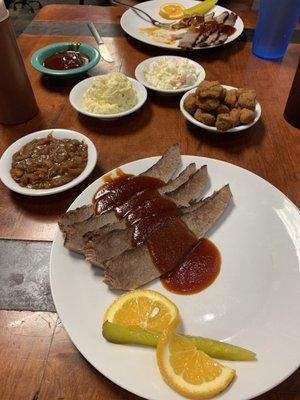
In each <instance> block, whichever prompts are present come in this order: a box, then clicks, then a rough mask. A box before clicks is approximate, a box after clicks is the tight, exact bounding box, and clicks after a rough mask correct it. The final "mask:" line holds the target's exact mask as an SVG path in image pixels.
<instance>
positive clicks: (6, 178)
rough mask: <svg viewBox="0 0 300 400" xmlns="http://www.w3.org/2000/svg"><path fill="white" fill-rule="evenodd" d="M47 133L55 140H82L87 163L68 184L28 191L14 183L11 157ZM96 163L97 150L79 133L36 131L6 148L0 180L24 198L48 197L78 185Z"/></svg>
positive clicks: (56, 130) (0, 167)
mask: <svg viewBox="0 0 300 400" xmlns="http://www.w3.org/2000/svg"><path fill="white" fill-rule="evenodd" d="M49 133H52V134H53V136H54V137H55V138H57V139H77V140H80V141H82V140H83V141H84V142H85V143H86V144H87V146H88V161H87V165H86V167H85V169H84V170H83V171H82V173H81V174H80V175H78V176H77V177H76V178H75V179H73V180H72V181H70V182H68V183H67V184H65V185H62V186H58V187H54V188H51V189H30V188H26V187H22V186H20V185H19V184H18V183H17V182H16V181H14V179H13V178H12V176H11V174H10V169H11V165H12V157H13V155H14V154H15V153H16V152H17V151H19V150H20V149H21V147H23V146H24V145H25V144H26V143H29V142H31V141H32V140H33V139H41V138H44V137H47V136H48V135H49ZM96 162H97V150H96V148H95V145H94V143H93V142H92V141H91V140H90V139H89V138H87V137H86V136H84V135H82V134H81V133H79V132H76V131H71V130H69V129H45V130H43V131H38V132H34V133H30V134H29V135H26V136H23V137H22V138H21V139H19V140H17V141H16V142H14V143H13V144H12V145H10V146H9V147H8V149H6V150H5V152H4V153H3V155H2V157H1V159H0V179H1V181H2V182H3V183H4V185H5V186H7V187H8V188H9V189H11V190H12V191H14V192H17V193H20V194H24V195H26V196H48V195H50V194H55V193H59V192H64V191H65V190H68V189H70V188H72V187H74V186H76V185H78V184H79V183H80V182H82V181H83V180H84V179H86V178H87V177H88V176H89V175H90V173H91V172H92V171H93V169H94V167H95V165H96Z"/></svg>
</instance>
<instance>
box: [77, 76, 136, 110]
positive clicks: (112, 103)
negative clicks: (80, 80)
mask: <svg viewBox="0 0 300 400" xmlns="http://www.w3.org/2000/svg"><path fill="white" fill-rule="evenodd" d="M136 104H137V94H136V91H135V90H134V88H133V85H132V82H131V81H130V80H129V79H128V78H127V77H126V76H125V75H124V74H121V73H120V72H111V73H109V74H106V75H101V76H97V77H96V78H94V79H93V83H92V85H91V86H90V87H89V88H88V90H87V91H86V92H85V93H84V95H83V107H84V109H85V110H86V111H89V112H92V113H96V114H118V113H120V112H123V111H127V110H129V109H131V108H132V107H134V106H135V105H136Z"/></svg>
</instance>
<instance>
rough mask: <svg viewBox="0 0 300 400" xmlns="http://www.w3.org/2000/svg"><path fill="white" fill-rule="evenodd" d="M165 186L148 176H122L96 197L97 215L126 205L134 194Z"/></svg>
mask: <svg viewBox="0 0 300 400" xmlns="http://www.w3.org/2000/svg"><path fill="white" fill-rule="evenodd" d="M163 184H164V183H163V182H162V181H160V180H159V179H155V178H150V177H148V176H142V175H139V176H130V175H127V174H120V175H119V176H117V177H116V178H115V179H112V180H110V181H108V182H106V183H105V184H104V185H103V186H101V187H100V189H99V190H98V191H97V192H96V194H95V195H94V203H95V210H96V213H97V214H103V213H105V212H107V211H112V210H116V209H117V207H119V206H121V205H122V204H124V203H126V202H127V201H128V200H129V199H130V198H131V197H132V196H133V195H134V194H136V193H139V192H142V191H143V190H146V189H148V188H158V187H160V186H162V185H163ZM120 218H121V216H120Z"/></svg>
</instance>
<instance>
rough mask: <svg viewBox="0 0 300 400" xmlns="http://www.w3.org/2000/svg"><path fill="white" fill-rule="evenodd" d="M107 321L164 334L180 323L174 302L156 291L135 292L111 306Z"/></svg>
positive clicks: (124, 296) (107, 313)
mask: <svg viewBox="0 0 300 400" xmlns="http://www.w3.org/2000/svg"><path fill="white" fill-rule="evenodd" d="M105 321H108V322H113V323H115V324H119V325H123V326H130V327H138V328H142V329H148V330H150V331H156V332H162V331H163V330H164V329H165V328H166V327H167V326H168V325H169V324H172V323H174V322H176V323H177V321H179V311H178V308H177V307H176V305H175V304H174V303H172V301H170V300H169V299H167V298H166V297H165V296H163V295H162V294H160V293H158V292H155V291H154V290H133V291H131V292H128V293H125V294H123V295H122V296H120V297H118V298H117V299H116V300H115V301H114V302H113V303H112V304H111V305H110V307H109V308H108V309H107V311H106V313H105V315H104V322H105Z"/></svg>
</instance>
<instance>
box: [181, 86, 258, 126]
mask: <svg viewBox="0 0 300 400" xmlns="http://www.w3.org/2000/svg"><path fill="white" fill-rule="evenodd" d="M222 86H223V87H224V88H225V89H227V90H230V89H237V88H236V87H234V86H228V85H222ZM195 91H196V88H194V89H191V90H190V91H189V92H187V93H185V94H184V95H183V96H182V98H181V100H180V111H181V112H182V114H183V115H184V116H185V118H186V119H187V120H188V121H190V122H191V123H192V124H194V125H196V126H199V127H200V128H203V129H205V130H207V131H210V132H215V133H216V132H220V133H235V132H241V131H244V130H245V129H248V128H250V127H251V126H253V125H254V124H256V122H257V121H258V120H259V118H260V116H261V106H260V104H259V102H258V101H256V104H255V118H254V121H253V122H251V124H247V125H239V126H236V127H235V128H231V129H228V130H227V131H220V130H219V129H217V128H216V127H215V126H209V125H205V124H203V123H202V122H200V121H197V120H196V119H195V118H194V117H193V116H192V115H191V114H190V113H189V112H187V111H186V110H185V108H184V106H183V103H184V100H185V99H186V97H187V96H188V95H189V94H190V93H194V92H195Z"/></svg>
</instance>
